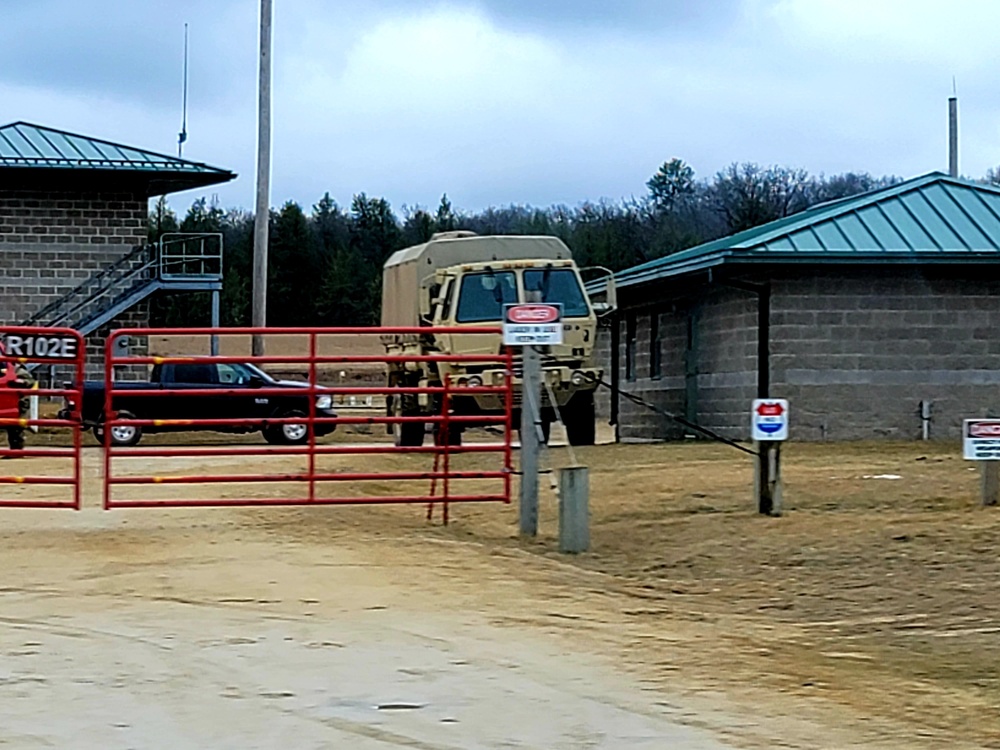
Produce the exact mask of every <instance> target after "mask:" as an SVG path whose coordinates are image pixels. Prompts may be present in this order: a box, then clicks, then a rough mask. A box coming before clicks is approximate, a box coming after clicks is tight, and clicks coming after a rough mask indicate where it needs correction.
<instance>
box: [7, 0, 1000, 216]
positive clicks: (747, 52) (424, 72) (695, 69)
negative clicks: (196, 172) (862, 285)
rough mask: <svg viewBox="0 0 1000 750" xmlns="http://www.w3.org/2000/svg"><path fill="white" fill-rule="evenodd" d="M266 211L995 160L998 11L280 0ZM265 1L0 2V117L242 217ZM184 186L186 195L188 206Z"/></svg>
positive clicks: (934, 2) (644, 0)
mask: <svg viewBox="0 0 1000 750" xmlns="http://www.w3.org/2000/svg"><path fill="white" fill-rule="evenodd" d="M274 5H275V14H274V84H273V86H274V115H273V118H274V125H273V134H274V152H273V179H272V204H273V205H279V204H281V203H283V202H284V201H286V200H289V199H291V200H295V201H298V202H299V203H301V204H303V206H305V207H306V208H308V207H310V206H311V205H312V204H314V203H315V202H316V201H317V199H318V198H319V197H320V196H321V195H322V194H323V192H325V191H329V192H330V193H331V195H332V196H333V197H334V198H335V199H336V200H337V201H338V202H340V203H341V204H348V203H349V201H350V199H351V196H352V195H353V194H354V193H357V192H361V191H365V192H367V193H368V194H369V195H380V196H385V197H386V198H387V199H388V200H389V201H390V202H391V203H392V205H393V207H394V208H396V209H397V210H398V209H399V208H400V207H401V205H402V204H409V205H410V206H413V205H423V206H429V207H431V208H433V207H435V206H436V205H437V203H438V200H439V199H440V196H441V194H442V193H444V192H447V193H448V195H449V197H450V198H451V199H452V202H453V203H454V205H455V206H456V207H458V208H462V209H467V210H477V209H481V208H484V207H486V206H490V205H505V204H509V203H522V204H523V203H527V204H532V205H539V206H548V205H551V204H557V203H565V204H569V205H576V204H578V203H580V202H583V201H585V200H598V199H601V198H609V199H612V200H617V199H620V198H623V197H628V196H631V195H637V196H638V195H642V194H644V193H645V182H646V180H647V179H648V178H649V177H650V175H651V174H652V173H653V172H654V171H655V170H656V169H657V167H658V166H659V165H660V164H661V163H662V162H664V161H665V160H666V159H669V158H672V157H675V156H676V157H679V158H682V159H684V160H685V161H687V162H688V163H689V164H691V166H692V167H694V169H695V171H696V173H697V175H698V176H699V177H702V178H704V177H710V176H711V175H712V174H714V173H715V172H716V171H717V170H719V169H721V168H723V167H724V166H726V165H727V164H729V163H731V162H734V161H741V162H742V161H754V162H758V163H761V164H781V165H785V166H792V167H802V168H805V169H807V170H809V171H810V172H812V173H827V174H832V173H839V172H845V171H851V170H854V171H868V172H871V173H873V174H875V175H883V174H894V175H899V176H902V177H911V176H914V175H917V174H922V173H925V172H928V171H931V170H935V169H940V170H946V169H947V163H948V162H947V98H948V96H949V94H950V92H951V85H952V84H951V82H952V76H955V77H956V78H957V81H958V90H959V96H960V105H961V113H960V120H961V167H962V172H963V174H966V175H968V176H971V177H980V176H982V175H983V174H984V173H985V172H986V170H987V169H988V168H989V167H995V166H997V165H998V164H1000V85H998V82H997V81H996V78H997V76H998V73H997V71H998V70H1000V66H998V65H997V60H996V58H997V55H998V52H997V51H998V49H1000V48H998V46H997V42H996V30H997V29H998V28H1000V0H948V2H945V1H944V0H443V1H442V2H421V1H420V0H355V1H354V2H347V0H274ZM258 7H259V3H258V2H257V0H0V18H2V19H3V20H2V23H0V124H6V123H7V122H12V121H16V120H27V121H29V122H36V123H38V124H43V125H49V126H52V127H56V128H61V129H65V130H70V131H73V132H78V133H83V134H86V135H93V136H97V137H103V138H107V139H110V140H115V141H120V142H123V143H127V144H130V145H134V146H139V147H142V148H147V149H150V150H155V151H162V152H167V153H176V142H177V131H178V130H179V127H180V119H181V113H180V109H181V80H182V76H181V64H182V49H183V25H184V23H185V22H188V23H189V24H190V27H191V31H190V34H191V57H190V94H189V113H188V129H189V132H190V138H189V141H188V143H187V145H186V147H185V152H184V155H185V156H186V157H188V158H191V159H194V160H197V161H204V162H207V163H209V164H212V165H214V166H220V167H225V168H228V169H232V170H234V171H236V172H238V173H239V175H240V176H239V178H238V179H237V180H236V181H235V182H233V183H231V184H230V185H226V186H222V187H220V188H218V189H217V190H215V191H213V192H217V194H218V196H219V200H220V201H221V202H222V204H223V205H224V206H226V207H230V206H241V207H247V208H249V207H252V206H253V202H254V201H253V194H254V173H255V152H256V151H255V150H256V75H257V68H256V65H257V53H258V47H257V45H258V40H257V31H258V17H257V12H258ZM197 195H198V193H197V192H191V193H186V194H181V195H179V196H176V197H175V198H174V199H173V200H172V203H173V204H174V205H175V206H177V207H178V208H180V209H183V208H186V206H187V205H188V204H189V203H190V201H191V200H192V199H193V198H195V197H196V196H197Z"/></svg>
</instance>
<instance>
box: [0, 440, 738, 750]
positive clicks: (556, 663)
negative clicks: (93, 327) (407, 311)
mask: <svg viewBox="0 0 1000 750" xmlns="http://www.w3.org/2000/svg"><path fill="white" fill-rule="evenodd" d="M90 453H94V451H90ZM90 458H93V456H91V457H90ZM89 468H90V470H91V472H92V473H93V467H89ZM318 513H321V514H322V515H324V516H325V517H326V520H327V521H328V522H329V524H330V529H329V531H330V533H329V535H328V536H326V537H325V538H312V539H309V540H304V539H301V538H296V536H297V535H295V534H292V535H288V534H284V533H281V532H280V531H275V529H276V528H277V529H280V528H281V522H282V521H283V520H285V521H287V520H289V519H288V514H287V513H286V512H283V511H281V510H271V511H267V512H264V511H255V512H245V511H236V510H231V509H227V510H218V511H215V510H207V511H206V510H202V511H197V512H195V511H145V512H117V513H114V514H109V513H105V512H103V511H100V510H96V509H89V510H84V511H81V512H79V513H73V512H65V511H44V512H38V511H5V512H4V521H3V532H2V533H0V540H2V543H0V566H2V569H3V570H4V575H3V582H2V587H0V592H2V602H3V611H2V612H3V614H2V617H0V653H2V655H3V659H2V663H0V706H2V708H0V715H2V719H0V746H4V747H13V748H35V747H38V748H41V747H73V748H129V747H136V748H165V749H166V748H170V749H171V750H179V749H181V748H207V747H211V748H230V747H231V748H250V747H252V748H276V747H280V746H282V745H288V746H292V747H295V748H296V749H298V748H331V747H344V748H373V749H375V748H388V747H407V748H424V749H427V750H432V749H433V750H450V749H453V748H454V749H456V750H457V749H459V748H514V747H519V748H539V749H542V748H545V749H547V748H662V747H668V746H669V747H672V748H706V749H715V748H723V747H724V746H723V745H722V744H720V743H718V742H716V741H715V740H713V739H712V738H711V737H710V736H709V734H708V733H706V732H704V731H701V730H698V729H694V728H691V727H688V726H684V725H682V724H681V723H680V722H678V721H677V720H675V718H673V717H671V714H670V711H668V710H667V709H666V708H665V707H663V706H661V705H657V702H656V701H657V700H658V699H659V696H657V695H656V694H654V693H644V692H642V691H641V690H639V689H637V687H636V686H635V685H634V684H633V683H632V682H631V681H630V680H628V679H626V678H624V677H623V676H622V675H621V674H617V673H616V672H615V671H613V670H612V669H610V668H609V667H608V665H606V664H604V663H602V660H600V659H599V658H595V657H594V656H593V655H590V654H588V653H587V652H586V650H583V651H581V652H580V653H576V652H574V651H573V650H564V647H565V645H566V644H565V643H563V642H562V641H560V640H559V639H554V638H551V637H548V636H546V635H545V634H544V633H541V634H539V633H535V632H533V631H532V629H531V628H530V627H520V626H516V625H515V626H511V623H508V622H504V623H502V624H501V623H497V622H494V621H492V619H491V611H490V610H491V609H492V610H494V611H495V612H508V611H520V610H521V608H522V604H521V602H522V600H523V599H524V598H525V592H524V591H523V589H524V588H525V586H524V585H522V584H520V583H518V582H517V581H516V579H515V580H512V579H508V578H507V577H506V576H504V575H502V574H499V573H500V571H497V572H496V573H494V574H492V575H486V576H483V577H480V575H479V574H481V573H483V572H484V563H486V564H488V562H489V560H488V559H483V553H482V552H481V551H480V550H475V549H470V550H468V551H467V552H466V551H460V552H456V550H454V549H451V548H444V547H442V545H441V544H439V543H434V542H424V543H418V544H416V545H411V544H407V543H405V542H402V540H391V539H385V538H379V537H378V536H376V535H365V534H359V533H357V532H355V531H354V530H351V529H350V528H349V527H348V528H345V524H343V523H341V522H338V519H337V517H336V513H331V512H326V513H324V512H323V511H321V510H320V511H318ZM282 515H284V518H282ZM275 522H277V524H278V525H277V526H275V525H274V524H275ZM487 558H488V556H487ZM467 563H468V564H469V565H467ZM528 598H529V600H530V594H529V596H528ZM482 605H485V606H482Z"/></svg>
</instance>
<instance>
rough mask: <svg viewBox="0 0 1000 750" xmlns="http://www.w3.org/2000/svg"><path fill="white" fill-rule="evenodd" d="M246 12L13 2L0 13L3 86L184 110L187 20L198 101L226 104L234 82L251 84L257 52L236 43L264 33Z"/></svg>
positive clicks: (174, 1)
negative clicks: (183, 70)
mask: <svg viewBox="0 0 1000 750" xmlns="http://www.w3.org/2000/svg"><path fill="white" fill-rule="evenodd" d="M244 5H245V4H242V3H237V2H235V0H213V1H212V2H211V3H205V2H199V1H198V0H171V1H170V2H167V1H166V0H143V2H135V0H102V2H100V3H94V2H80V1H79V0H31V2H23V1H19V0H8V1H7V2H4V3H2V7H0V15H2V17H3V23H2V25H0V82H5V83H7V84H17V85H20V86H34V87H38V88H40V89H44V90H49V91H57V92H63V93H66V94H69V95H71V96H75V95H79V94H87V95H93V96H98V97H100V98H102V99H107V98H112V99H117V100H119V101H132V102H139V103H142V104H143V105H145V106H149V107H155V108H159V109H169V108H175V109H179V106H180V101H181V84H182V61H183V45H184V41H183V38H184V37H183V28H184V23H185V22H189V23H190V27H191V28H190V37H191V44H190V60H191V64H190V68H191V71H192V73H193V74H194V75H192V81H191V91H192V94H194V95H195V96H198V97H201V98H202V99H203V100H204V101H211V102H213V103H215V104H217V105H219V106H224V105H225V102H226V100H227V98H228V94H229V92H230V91H231V90H232V86H233V83H234V82H235V81H236V80H242V81H244V82H246V83H249V84H250V85H252V84H253V78H252V76H251V77H249V78H248V77H247V76H246V75H245V74H244V71H245V70H246V65H245V64H244V63H245V62H247V61H248V60H249V62H250V64H251V66H252V64H253V61H254V54H253V48H252V46H250V47H247V48H246V49H243V47H244V45H241V44H240V43H238V42H237V40H238V39H240V38H241V37H243V36H244V35H247V34H249V35H250V36H251V37H252V35H254V34H255V33H256V31H255V30H256V18H255V17H254V16H253V15H252V14H247V13H245V12H243V9H242V8H241V6H244ZM247 53H249V57H248V54H247ZM250 70H251V71H252V67H251V68H250Z"/></svg>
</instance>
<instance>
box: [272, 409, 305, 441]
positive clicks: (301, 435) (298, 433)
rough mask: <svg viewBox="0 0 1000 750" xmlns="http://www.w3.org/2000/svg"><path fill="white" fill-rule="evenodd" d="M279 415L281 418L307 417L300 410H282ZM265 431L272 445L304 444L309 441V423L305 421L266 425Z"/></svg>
mask: <svg viewBox="0 0 1000 750" xmlns="http://www.w3.org/2000/svg"><path fill="white" fill-rule="evenodd" d="M278 417H279V418H280V419H294V418H295V417H302V419H303V420H305V419H306V415H305V414H303V413H302V412H300V411H286V412H282V413H281V414H279V415H278ZM263 433H264V439H265V440H266V441H267V442H269V443H270V444H271V445H304V444H306V443H308V442H309V425H308V423H307V422H305V421H303V422H302V423H301V424H300V423H297V422H286V423H285V424H276V425H272V426H270V427H265V428H264V431H263Z"/></svg>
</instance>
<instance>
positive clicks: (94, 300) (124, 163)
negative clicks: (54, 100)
mask: <svg viewBox="0 0 1000 750" xmlns="http://www.w3.org/2000/svg"><path fill="white" fill-rule="evenodd" d="M235 176H236V175H234V174H233V173H232V172H229V171H226V170H222V169H218V168H215V167H210V166H208V165H205V164H201V163H197V162H192V161H187V160H184V159H179V158H176V157H172V156H166V155H164V154H158V153H154V152H151V151H145V150H142V149H137V148H133V147H130V146H125V145H122V144H117V143H112V142H110V141H105V140H100V139H96V138H90V137H87V136H82V135H76V134H73V133H67V132H64V131H61V130H54V129H52V128H47V127H42V126H39V125H32V124H30V123H25V122H17V123H12V124H10V125H6V126H3V127H0V299H2V304H0V324H4V323H6V324H9V325H44V326H65V327H70V328H75V329H77V330H79V331H81V332H82V333H84V334H86V335H87V336H88V348H89V349H90V354H91V355H92V356H91V360H90V361H91V362H92V363H93V364H94V366H96V367H100V361H101V355H102V353H103V352H102V349H101V347H102V345H103V338H104V336H105V335H106V333H107V331H108V330H110V329H112V328H119V327H126V326H129V325H132V326H136V325H148V298H149V296H150V295H151V294H154V293H155V292H157V291H160V290H164V289H166V290H172V291H186V290H208V291H216V292H217V291H218V290H219V289H220V288H221V272H222V266H221V244H220V243H219V242H215V243H214V244H213V243H209V245H210V247H209V245H206V243H205V242H204V241H202V242H201V243H200V244H199V243H197V242H196V243H195V244H194V245H192V242H191V241H190V240H191V238H177V241H176V242H175V243H174V244H173V245H172V246H168V247H164V246H163V245H157V246H153V245H150V244H148V242H147V229H146V228H147V213H148V202H149V199H150V197H153V196H159V195H166V194H169V193H174V192H177V191H181V190H189V189H191V188H197V187H204V186H208V185H213V184H217V183H221V182H226V181H228V180H231V179H233V178H234V177H235ZM192 247H195V248H196V249H195V250H192ZM197 248H200V249H201V250H202V251H205V250H206V249H207V252H203V256H204V257H203V258H202V262H201V265H200V266H197V267H194V266H193V265H192V262H191V261H192V257H191V256H194V255H196V254H197ZM178 270H179V271H180V272H177V271H178ZM172 271H174V273H172Z"/></svg>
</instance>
